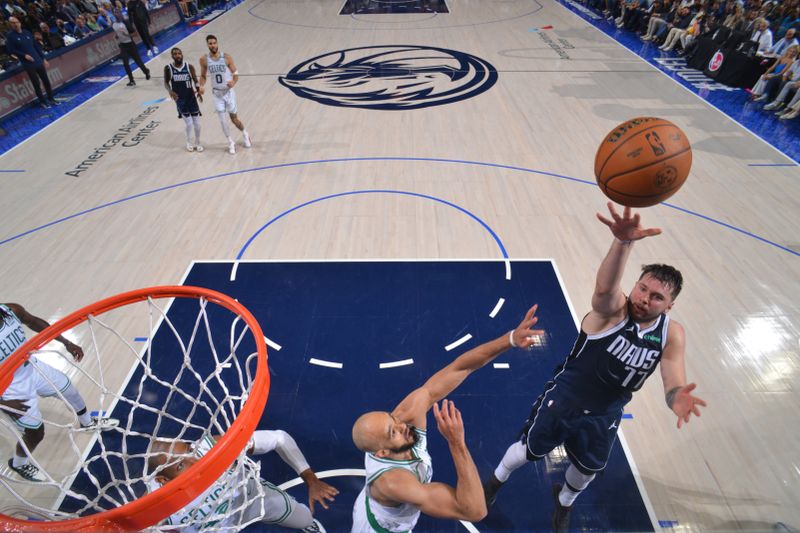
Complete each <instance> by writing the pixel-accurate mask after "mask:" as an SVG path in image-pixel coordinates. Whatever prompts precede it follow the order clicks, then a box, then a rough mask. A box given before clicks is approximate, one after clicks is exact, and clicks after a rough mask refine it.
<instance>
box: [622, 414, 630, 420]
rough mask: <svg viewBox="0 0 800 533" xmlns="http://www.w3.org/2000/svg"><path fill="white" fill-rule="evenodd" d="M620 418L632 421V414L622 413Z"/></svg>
mask: <svg viewBox="0 0 800 533" xmlns="http://www.w3.org/2000/svg"><path fill="white" fill-rule="evenodd" d="M622 418H623V419H627V418H630V419H632V418H633V415H632V414H630V413H623V414H622Z"/></svg>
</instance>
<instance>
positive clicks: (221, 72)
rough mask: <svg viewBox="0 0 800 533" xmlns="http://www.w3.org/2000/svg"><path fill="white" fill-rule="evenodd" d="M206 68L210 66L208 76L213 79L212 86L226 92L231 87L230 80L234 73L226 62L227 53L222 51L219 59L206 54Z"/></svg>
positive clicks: (216, 89)
mask: <svg viewBox="0 0 800 533" xmlns="http://www.w3.org/2000/svg"><path fill="white" fill-rule="evenodd" d="M206 68H208V78H209V79H210V80H211V88H212V89H213V90H215V91H218V92H225V91H227V90H228V89H229V87H228V82H229V81H231V80H232V79H233V73H232V72H231V69H229V68H228V64H227V63H226V62H225V54H223V53H220V54H219V57H218V58H217V59H214V58H213V57H211V54H208V55H207V56H206Z"/></svg>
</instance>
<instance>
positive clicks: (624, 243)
mask: <svg viewBox="0 0 800 533" xmlns="http://www.w3.org/2000/svg"><path fill="white" fill-rule="evenodd" d="M614 240H615V241H617V242H618V243H620V244H622V245H624V246H627V245H629V244H631V243H632V242H633V241H623V240H622V239H618V238H617V237H614Z"/></svg>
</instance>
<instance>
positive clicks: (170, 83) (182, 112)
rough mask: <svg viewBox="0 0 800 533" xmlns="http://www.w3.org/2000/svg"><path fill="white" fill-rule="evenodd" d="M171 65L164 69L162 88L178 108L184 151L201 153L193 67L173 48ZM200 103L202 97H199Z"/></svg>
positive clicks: (196, 92)
mask: <svg viewBox="0 0 800 533" xmlns="http://www.w3.org/2000/svg"><path fill="white" fill-rule="evenodd" d="M170 54H171V55H172V64H171V65H167V66H165V67H164V87H165V88H166V89H167V92H168V93H169V96H170V98H172V99H173V100H175V103H176V104H177V106H178V118H182V119H183V122H184V124H185V127H186V149H187V150H188V151H190V152H194V151H197V152H202V151H203V145H202V144H200V115H201V114H202V113H200V106H199V105H198V104H197V98H198V96H199V88H198V89H195V87H197V86H198V82H197V74H196V73H195V71H194V66H193V65H190V64H189V63H184V61H183V51H182V50H181V49H180V48H177V47H176V48H173V49H172V50H171V51H170ZM199 98H200V101H201V102H202V101H203V97H202V96H199ZM192 129H194V142H192Z"/></svg>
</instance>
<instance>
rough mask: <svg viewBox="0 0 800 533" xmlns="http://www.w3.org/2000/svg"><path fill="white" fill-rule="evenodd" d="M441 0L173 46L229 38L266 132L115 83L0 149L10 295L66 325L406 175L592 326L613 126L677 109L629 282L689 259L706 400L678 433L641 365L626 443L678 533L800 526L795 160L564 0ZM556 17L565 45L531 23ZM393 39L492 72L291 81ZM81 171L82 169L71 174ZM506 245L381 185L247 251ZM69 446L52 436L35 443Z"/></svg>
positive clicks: (690, 363)
mask: <svg viewBox="0 0 800 533" xmlns="http://www.w3.org/2000/svg"><path fill="white" fill-rule="evenodd" d="M448 5H449V7H450V11H451V12H450V14H448V15H439V16H435V17H432V16H430V14H403V15H373V16H352V17H351V16H340V15H337V13H338V11H339V9H340V7H341V3H340V2H337V1H311V0H291V1H268V0H264V1H248V2H245V3H244V4H242V5H240V6H238V7H237V8H236V9H234V10H233V11H231V12H230V13H228V14H226V15H225V16H223V17H221V18H219V19H217V20H215V21H214V22H213V23H211V24H209V25H208V26H207V27H206V28H204V30H203V31H201V32H198V33H196V34H194V35H193V36H191V37H190V38H188V39H187V40H185V41H184V42H182V43H181V45H180V46H181V47H182V48H183V51H184V54H185V56H186V57H187V58H189V59H190V60H191V62H192V63H194V64H195V65H197V58H198V57H199V56H200V55H201V54H202V53H204V51H205V42H204V36H205V35H206V34H208V33H213V34H215V35H217V36H218V38H219V40H220V47H221V49H222V51H227V52H229V53H231V54H232V55H233V57H234V59H235V60H236V64H237V67H238V70H239V73H240V75H241V80H240V83H239V85H238V86H237V88H236V90H237V93H238V98H239V108H240V117H241V118H242V120H243V121H244V122H245V124H246V126H247V129H248V131H249V132H250V134H251V137H252V138H253V141H254V144H253V147H252V148H251V149H249V150H248V149H244V148H242V147H241V146H240V147H239V148H238V149H237V153H236V154H235V155H229V154H228V153H227V152H226V151H225V144H224V142H223V137H222V134H221V132H220V128H219V125H218V124H217V120H216V117H215V116H214V112H213V109H212V107H211V103H210V102H209V101H206V102H205V103H204V104H203V105H202V109H203V112H204V117H203V127H204V129H203V141H204V145H205V148H206V150H205V152H204V153H202V154H197V153H188V152H186V151H185V150H184V148H183V145H184V141H183V124H182V122H181V121H179V120H177V119H176V116H175V110H174V106H173V104H172V103H171V102H161V103H153V101H154V100H157V99H160V98H163V97H164V96H165V91H164V89H163V87H162V85H161V80H160V79H154V80H153V81H152V82H151V83H145V82H144V80H143V79H140V80H139V85H138V86H137V87H136V88H134V89H130V88H127V87H125V86H124V82H120V83H117V84H116V85H114V86H113V87H112V88H110V89H109V90H107V91H105V92H104V93H102V94H100V95H99V96H97V97H96V98H94V99H92V100H90V101H89V102H87V103H86V104H85V105H84V106H82V107H80V108H79V109H77V110H75V111H74V112H72V113H71V114H69V115H68V116H66V117H65V118H63V119H62V120H60V121H58V122H56V123H54V124H53V125H52V126H50V127H49V128H47V129H46V130H45V131H43V132H42V133H40V134H39V135H37V136H36V137H34V138H32V139H30V140H29V141H27V142H25V143H24V144H22V145H21V146H19V147H18V148H16V149H14V150H12V151H10V152H9V153H7V154H6V155H5V156H4V157H3V158H2V163H0V168H3V169H24V170H25V172H24V173H19V174H8V175H4V176H3V185H2V190H3V194H2V203H3V212H4V217H3V222H4V224H3V233H2V236H0V261H2V264H3V267H4V268H3V278H2V285H1V287H2V291H0V292H2V294H3V297H2V299H3V300H4V301H16V302H20V303H22V304H23V305H25V306H26V307H27V308H28V309H29V310H31V311H32V312H34V313H36V314H39V315H41V316H44V317H45V318H47V319H55V318H57V317H59V316H63V315H64V314H65V313H67V312H68V311H71V310H73V309H75V308H77V307H79V306H82V305H85V304H86V303H88V302H91V301H94V300H97V299H99V298H101V297H104V296H107V295H110V294H114V293H117V292H122V291H125V290H129V289H133V288H138V287H142V286H148V285H157V284H170V283H176V282H178V281H179V280H180V278H181V276H182V274H183V273H184V272H185V270H186V268H187V266H188V265H189V264H190V262H191V261H192V260H195V259H212V260H213V259H233V258H235V257H236V256H237V254H238V253H239V252H240V250H242V249H243V246H244V245H245V243H246V242H247V240H248V238H249V237H250V236H251V235H253V234H254V232H256V231H257V230H258V229H259V228H260V227H261V226H262V225H264V224H265V223H266V222H268V221H269V220H271V219H272V218H274V217H276V216H278V215H280V214H281V213H284V212H285V211H287V210H290V209H292V208H293V207H295V206H298V205H300V204H303V203H305V202H310V201H312V200H315V199H319V198H321V197H324V196H328V195H336V194H339V193H345V192H351V191H358V190H367V189H391V190H398V191H407V192H413V193H418V194H422V195H429V196H432V197H436V198H440V199H444V200H447V201H448V202H451V203H453V204H456V205H458V206H460V207H462V208H464V209H465V210H467V211H469V212H471V213H473V214H475V215H476V216H477V217H479V218H480V219H481V220H483V221H485V222H486V224H487V225H488V226H489V227H491V229H492V230H493V231H494V232H495V233H496V234H497V235H498V236H500V237H501V238H502V242H503V243H504V245H505V247H506V249H507V251H508V254H509V256H511V257H512V258H513V257H526V258H527V257H549V258H553V259H554V260H555V262H556V264H557V265H558V268H559V270H560V272H561V274H562V276H563V281H564V284H565V287H566V290H567V291H568V294H569V297H570V299H571V301H572V303H573V306H574V307H575V311H576V313H577V315H578V316H582V315H583V313H585V311H586V310H587V308H588V304H589V301H590V296H591V292H592V288H593V278H594V272H595V269H596V267H597V265H598V264H599V261H600V260H601V258H602V257H603V254H604V253H605V251H606V249H607V247H608V245H609V242H610V239H609V235H608V233H607V230H606V229H605V227H604V226H602V225H601V224H600V223H598V222H597V221H596V220H595V218H594V213H595V212H597V211H602V210H603V209H604V202H605V201H604V198H603V196H602V194H601V193H600V192H599V191H598V190H597V188H596V187H593V186H590V185H591V182H592V180H593V176H592V166H593V160H594V153H595V149H596V147H597V144H598V143H599V141H600V139H602V137H603V135H604V134H605V133H606V132H608V131H609V130H610V129H611V128H612V127H614V126H615V125H616V124H618V123H619V122H622V121H624V120H627V119H629V118H632V117H634V116H648V115H649V116H659V117H663V118H666V119H668V120H671V121H673V122H675V123H676V124H678V125H679V126H680V127H681V128H682V129H683V130H684V131H685V132H686V134H687V135H688V137H689V139H690V140H691V141H692V146H693V149H694V165H693V169H692V174H691V176H690V178H689V180H688V182H687V183H686V185H685V186H684V187H683V188H682V189H681V191H680V192H679V193H677V194H676V195H675V196H674V197H673V198H672V199H670V201H669V204H670V205H669V206H667V205H659V206H656V207H653V208H650V209H647V210H644V211H643V213H642V216H643V219H644V223H645V224H647V225H652V226H658V227H661V228H662V229H663V230H664V234H663V235H662V236H660V237H657V238H653V239H648V240H647V241H645V242H642V243H639V244H637V245H636V248H635V250H634V251H633V254H632V259H631V261H630V264H629V269H628V272H627V274H626V276H625V279H624V283H623V286H624V287H629V286H631V285H632V283H633V280H634V279H635V277H636V273H637V267H638V265H640V264H643V263H648V262H655V261H659V262H668V263H671V264H673V265H675V266H677V267H678V268H680V269H681V270H682V272H683V274H684V277H685V279H686V283H685V288H684V292H683V293H682V294H681V296H680V298H679V300H678V301H677V303H676V305H675V307H674V309H673V311H672V316H673V317H674V318H675V319H677V320H678V321H680V322H682V323H683V324H684V325H685V327H686V331H687V337H688V349H687V371H688V376H689V379H690V380H691V381H695V382H697V383H698V389H697V393H698V395H700V396H701V397H703V398H704V399H706V400H707V401H708V403H709V407H708V408H707V409H706V410H705V411H704V412H703V416H702V418H700V419H698V420H692V422H691V423H690V424H689V426H688V427H686V428H684V429H681V430H680V431H678V430H676V429H675V427H674V426H675V420H674V417H673V415H672V414H671V413H670V412H669V411H668V410H667V409H666V408H665V406H664V400H663V390H662V388H661V384H660V381H659V379H658V378H653V379H651V380H650V381H649V383H647V385H646V386H645V387H644V389H643V390H642V391H641V392H640V393H638V394H637V395H636V396H635V398H634V400H633V401H632V403H631V404H630V406H629V412H630V413H632V414H633V416H634V418H633V420H632V421H628V423H626V425H625V428H624V434H625V438H626V440H627V442H628V444H629V446H630V449H631V457H632V459H633V460H634V461H635V464H636V466H637V467H638V470H639V473H640V474H641V478H642V483H643V487H644V489H645V490H646V493H647V495H648V497H649V499H650V500H651V502H652V505H653V509H654V512H655V516H656V517H657V518H658V519H660V520H672V521H677V522H678V526H676V527H677V528H679V529H682V530H685V531H721V530H741V531H751V530H767V529H770V528H771V527H772V524H773V523H775V522H778V521H781V522H785V523H787V524H790V525H794V527H798V526H800V510H799V509H800V465H799V464H798V458H800V438H798V437H800V430H798V428H800V415H798V406H799V405H800V391H799V390H798V385H797V377H798V374H800V363H798V348H799V347H798V339H799V338H800V309H798V303H797V302H798V301H800V284H799V283H798V281H797V280H798V279H800V257H798V253H799V252H800V240H798V236H797V235H798V233H797V228H798V227H800V184H798V175H797V172H798V171H797V168H796V167H758V166H749V165H751V164H756V163H763V162H765V161H778V162H786V163H788V162H789V161H788V160H784V159H783V158H782V157H781V156H780V154H778V153H776V152H775V151H774V150H773V149H772V148H771V147H770V146H768V145H766V144H765V143H763V142H762V141H761V140H759V139H757V138H755V137H754V136H753V135H751V134H750V133H749V132H747V131H745V130H744V129H743V128H741V127H740V126H739V125H737V124H736V123H734V122H733V121H731V120H729V119H728V118H726V117H725V116H724V115H723V114H721V113H720V112H718V111H717V110H715V109H713V108H711V107H709V106H708V105H707V104H706V103H704V102H703V101H702V100H700V99H699V98H697V97H696V96H695V95H693V94H692V93H690V92H688V91H687V90H685V89H684V88H683V87H680V86H678V85H676V84H674V83H673V82H671V81H669V80H668V79H667V78H665V77H664V76H662V75H661V74H660V73H658V72H657V71H656V70H654V69H652V68H651V67H650V66H648V65H647V64H646V63H644V62H643V61H641V60H640V59H638V58H637V57H635V56H633V55H631V54H630V53H629V52H628V51H626V50H624V49H623V48H622V47H620V46H619V45H617V44H616V43H615V42H614V41H612V40H610V39H609V38H608V37H606V36H605V35H603V34H601V33H600V32H598V31H597V30H595V29H594V28H592V27H591V26H589V25H588V24H586V23H585V22H584V21H583V20H581V19H579V18H578V17H576V16H575V15H573V14H572V13H570V12H569V11H567V10H566V9H565V8H564V7H562V6H561V5H559V4H557V3H555V2H551V1H542V2H541V3H540V2H534V1H530V0H510V1H509V0H506V1H500V0H481V1H477V0H464V1H454V2H448ZM547 25H552V26H553V29H551V30H546V32H547V33H546V35H547V37H549V38H550V41H547V39H546V38H543V37H542V36H541V34H542V33H544V31H540V32H532V31H529V30H530V29H531V28H541V27H544V26H547ZM561 40H563V41H565V42H562V41H561ZM552 43H555V44H556V46H555V47H554V46H553V45H552ZM387 45H414V46H424V47H435V48H440V49H447V50H455V51H459V52H465V53H468V54H472V55H473V56H476V57H478V58H480V59H482V60H484V61H486V62H488V63H490V64H491V65H493V66H494V67H495V68H496V70H497V72H498V79H497V82H496V83H495V84H494V86H492V87H491V88H489V89H488V90H487V91H485V92H483V93H482V94H479V95H477V96H474V97H472V98H467V99H464V100H461V101H457V102H453V103H449V104H447V105H440V106H433V107H425V108H422V109H413V110H398V111H382V110H375V109H359V108H346V107H335V106H330V105H323V104H320V103H318V102H315V101H312V100H309V99H306V98H300V97H298V96H297V95H296V94H295V93H293V92H292V91H290V90H289V89H288V88H287V87H285V86H283V85H281V84H280V83H279V81H278V78H279V77H280V76H286V75H287V73H288V72H289V71H290V70H292V69H293V68H294V67H295V66H297V65H300V64H304V63H306V62H307V61H308V60H309V59H311V58H314V57H317V56H322V55H324V54H328V53H330V52H334V51H338V50H345V49H351V48H360V47H378V46H387ZM567 45H569V46H571V47H572V48H566V46H567ZM554 48H558V50H556V49H554ZM559 51H560V52H561V53H559ZM564 53H566V56H568V58H567V57H564ZM161 59H162V62H163V64H166V61H167V60H168V59H167V55H166V53H164V54H162V56H161ZM159 70H160V69H156V70H154V73H155V72H158V71H159ZM313 83H316V81H314V82H313ZM313 83H311V85H313ZM147 102H150V104H149V105H145V104H146V103H147ZM131 121H133V122H131ZM120 128H123V129H129V130H130V131H129V132H124V133H125V135H123V137H124V141H120V142H119V143H113V142H112V143H110V144H111V146H112V147H111V148H107V149H100V150H98V148H102V146H103V144H104V143H105V144H109V143H108V140H109V139H111V138H113V137H114V136H115V134H121V133H120ZM142 130H143V131H144V133H141V134H138V135H137V134H136V132H139V131H142ZM137 137H139V138H140V139H138V140H137ZM123 142H125V143H127V144H128V145H129V146H124V145H123ZM90 156H91V157H93V159H92V158H91V157H90ZM84 161H90V162H91V164H82V162H84ZM81 164H82V166H83V167H86V170H82V171H80V172H77V174H78V176H77V177H74V176H72V175H68V174H67V172H73V173H75V172H76V168H79V167H78V166H79V165H81ZM203 178H208V179H203ZM54 222H57V223H54ZM499 256H500V252H499V251H498V247H497V244H496V242H495V240H494V239H492V237H491V236H490V235H489V234H488V233H487V232H486V231H485V230H484V229H483V228H481V227H480V226H479V225H477V224H475V223H474V221H472V220H470V219H469V218H468V217H465V216H463V214H461V213H458V212H457V210H454V209H452V208H450V207H446V206H443V205H441V204H437V203H435V202H426V201H424V200H423V199H421V198H419V197H415V196H404V195H389V194H386V195H349V196H342V197H337V198H335V199H331V200H330V201H324V202H319V203H316V204H314V205H313V207H309V208H306V209H302V210H299V211H297V212H296V213H293V214H292V216H291V217H287V218H286V219H281V220H279V221H277V222H276V223H274V224H273V225H272V226H271V227H270V231H269V232H266V233H264V234H262V235H260V236H259V237H258V238H256V239H255V240H253V241H252V243H250V244H249V246H248V247H247V248H246V251H245V253H244V256H243V257H244V258H246V259H260V260H272V259H297V260H310V259H323V260H324V259H363V258H377V259H382V258H387V259H388V258H404V259H413V258H497V257H499ZM430 327H436V326H435V323H434V324H431V325H430ZM509 327H511V326H509ZM76 340H78V341H85V340H86V339H76ZM125 373H126V369H120V376H123V375H124V374H125ZM118 379H121V377H118ZM537 392H538V385H537V386H536V387H534V390H532V391H531V399H533V396H534V395H535V394H536V393H537ZM52 409H58V406H55V405H53V406H52ZM6 444H8V442H7V443H6ZM55 446H56V444H55V443H54V442H53V439H50V440H47V441H46V442H45V443H44V444H43V445H42V454H48V453H55V452H54V451H53V450H54V449H55ZM9 452H10V449H9V446H8V445H6V446H5V447H4V448H3V453H4V454H6V455H7V454H8V453H9ZM595 489H596V487H595V488H590V489H589V490H595ZM598 490H599V489H598ZM6 497H7V496H4V501H5V498H6Z"/></svg>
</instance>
